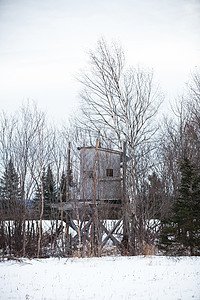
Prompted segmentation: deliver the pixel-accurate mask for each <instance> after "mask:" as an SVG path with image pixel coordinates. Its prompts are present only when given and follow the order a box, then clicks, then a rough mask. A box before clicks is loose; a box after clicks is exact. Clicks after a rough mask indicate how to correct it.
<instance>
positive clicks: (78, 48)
mask: <svg viewBox="0 0 200 300" xmlns="http://www.w3.org/2000/svg"><path fill="white" fill-rule="evenodd" d="M101 37H104V38H105V39H106V40H107V41H110V40H115V41H120V43H121V45H122V47H123V48H124V50H125V52H126V54H127V58H128V62H129V63H130V64H132V65H135V66H138V65H142V66H145V67H149V68H153V69H154V74H155V78H156V80H157V81H158V82H159V83H160V85H161V88H162V90H163V91H164V93H165V94H166V101H169V100H170V101H172V100H173V99H174V98H175V97H176V96H177V93H179V94H180V93H181V92H182V89H183V87H184V84H185V82H187V80H188V79H189V76H190V73H191V72H192V71H193V70H194V69H195V67H196V66H200V0H162V1H161V0H149V1H148V0H101V1H100V0H98V1H97V0H70V1H69V0H0V110H1V109H3V110H5V111H14V110H15V109H17V108H18V107H19V106H20V105H21V104H22V102H23V101H25V100H26V99H33V100H35V101H37V102H38V105H39V107H41V108H42V109H45V110H46V111H47V112H48V114H49V115H50V116H53V117H54V119H55V120H59V119H65V118H67V117H68V116H69V114H70V113H71V112H72V110H74V109H76V107H77V106H76V105H77V103H78V94H79V90H80V85H79V84H78V83H77V82H76V79H75V78H74V76H75V75H76V74H77V72H79V71H80V69H83V68H84V66H87V61H88V56H87V51H88V50H90V49H94V47H95V46H96V43H97V40H98V39H99V38H101Z"/></svg>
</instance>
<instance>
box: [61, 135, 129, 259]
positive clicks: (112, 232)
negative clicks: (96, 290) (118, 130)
mask: <svg viewBox="0 0 200 300" xmlns="http://www.w3.org/2000/svg"><path fill="white" fill-rule="evenodd" d="M78 150H80V198H79V199H76V198H75V197H72V195H71V197H70V196H69V191H68V198H67V202H65V203H62V212H64V213H65V220H66V234H65V237H66V241H67V242H66V243H67V244H66V248H67V249H71V250H72V251H73V250H76V249H77V251H78V252H79V255H80V253H81V250H82V251H83V252H85V253H87V252H89V253H90V254H93V255H98V256H100V255H101V253H102V250H103V248H104V246H105V245H106V244H107V242H108V241H109V240H111V241H112V242H113V245H114V246H115V247H116V248H117V249H118V250H119V251H120V252H123V253H124V252H125V251H124V248H127V244H126V243H127V242H128V241H127V236H128V235H127V232H128V220H127V197H126V162H127V157H126V143H124V149H123V152H119V151H114V150H110V149H105V148H100V147H99V146H98V140H97V142H96V147H81V148H78ZM69 155H70V151H69V153H68V156H69ZM69 161H70V158H69V157H68V168H70V166H69ZM121 168H122V169H123V172H121ZM59 209H60V210H61V208H59ZM75 220H77V221H75ZM108 220H110V221H108ZM108 222H110V223H112V225H113V226H112V227H109V228H108V227H107V224H108ZM70 227H71V228H72V229H73V230H75V232H76V234H75V235H74V236H73V237H72V236H70V234H69V232H70ZM120 228H122V229H120ZM117 230H118V231H120V232H121V234H122V236H121V238H120V239H119V238H117V237H116V231H117ZM67 252H68V251H67Z"/></svg>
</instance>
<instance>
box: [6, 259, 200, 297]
mask: <svg viewBox="0 0 200 300" xmlns="http://www.w3.org/2000/svg"><path fill="white" fill-rule="evenodd" d="M0 299H2V300H7V299H26V300H27V299H37V300H39V299H48V300H49V299H52V300H55V299H59V300H60V299H73V300H77V299H86V300H87V299H113V300H118V299H119V300H121V299H131V300H132V299H136V300H139V299H143V300H149V299H152V300H156V299H158V300H160V299H161V300H165V299H167V300H190V299H195V300H200V257H179V258H169V257H156V256H150V257H142V256H139V257H103V258H85V259H78V258H74V259H73V258H71V259H64V258H62V259H55V258H50V259H41V260H36V259H34V260H23V261H22V262H16V261H6V262H1V263H0Z"/></svg>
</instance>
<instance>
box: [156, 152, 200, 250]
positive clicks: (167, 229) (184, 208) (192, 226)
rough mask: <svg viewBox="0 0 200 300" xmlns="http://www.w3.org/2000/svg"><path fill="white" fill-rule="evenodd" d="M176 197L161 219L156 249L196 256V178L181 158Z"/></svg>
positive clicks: (199, 201) (199, 229)
mask: <svg viewBox="0 0 200 300" xmlns="http://www.w3.org/2000/svg"><path fill="white" fill-rule="evenodd" d="M180 172H181V183H180V187H179V198H178V199H177V201H176V202H175V203H174V204H173V206H172V209H171V216H170V217H169V218H168V219H165V220H162V223H161V235H160V240H159V248H160V249H161V250H164V251H165V252H166V253H168V254H176V255H178V254H180V255H183V254H190V255H200V176H199V174H198V171H197V170H196V169H195V167H194V166H193V165H192V164H191V163H190V161H189V160H188V159H187V158H185V159H184V160H183V162H182V163H181V165H180Z"/></svg>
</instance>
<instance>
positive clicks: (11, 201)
mask: <svg viewBox="0 0 200 300" xmlns="http://www.w3.org/2000/svg"><path fill="white" fill-rule="evenodd" d="M1 208H2V209H3V210H4V212H5V213H6V215H7V216H9V217H13V213H14V216H17V215H18V214H19V213H20V212H21V197H20V189H19V177H18V175H17V173H16V171H15V168H14V165H13V162H12V160H11V159H10V160H9V162H8V164H7V166H6V168H5V171H4V174H3V176H2V178H1ZM17 212H18V213H17Z"/></svg>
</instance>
